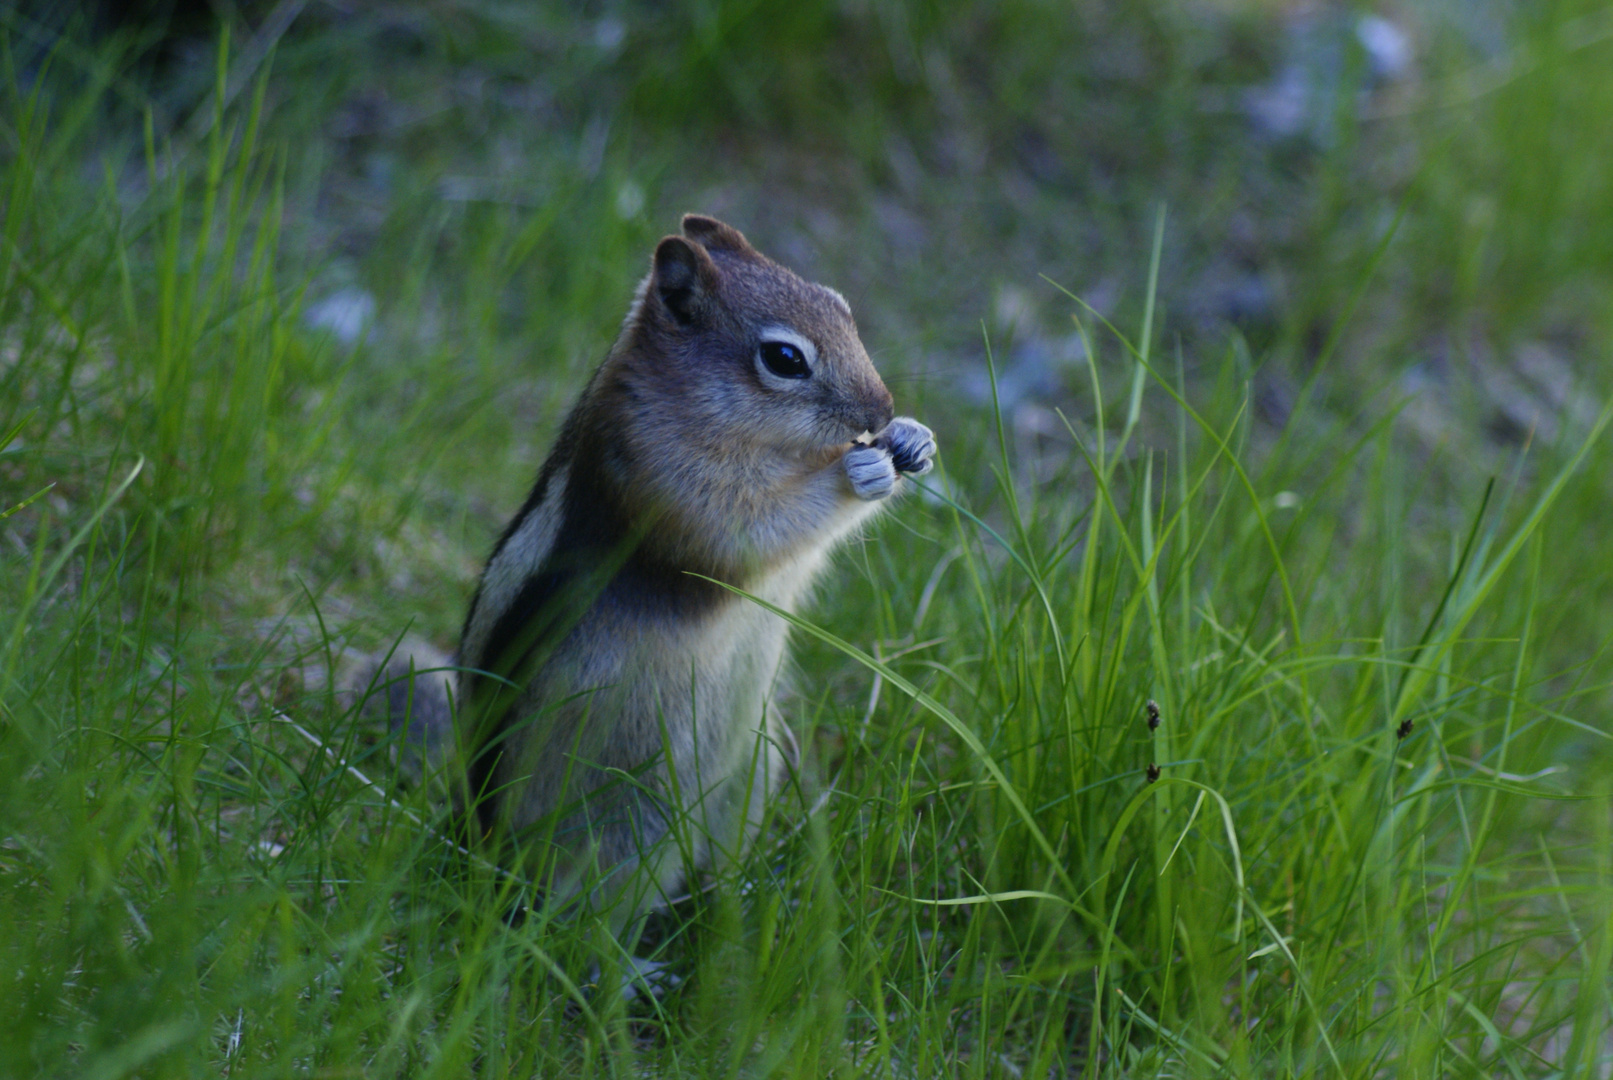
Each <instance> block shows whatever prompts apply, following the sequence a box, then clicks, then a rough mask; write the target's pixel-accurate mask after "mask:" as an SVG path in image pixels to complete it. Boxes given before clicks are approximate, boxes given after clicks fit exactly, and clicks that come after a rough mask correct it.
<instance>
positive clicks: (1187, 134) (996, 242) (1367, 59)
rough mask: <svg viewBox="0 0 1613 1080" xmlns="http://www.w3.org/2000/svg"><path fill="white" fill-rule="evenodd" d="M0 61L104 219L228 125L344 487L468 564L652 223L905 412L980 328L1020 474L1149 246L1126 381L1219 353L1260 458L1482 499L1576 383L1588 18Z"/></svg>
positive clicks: (79, 50)
mask: <svg viewBox="0 0 1613 1080" xmlns="http://www.w3.org/2000/svg"><path fill="white" fill-rule="evenodd" d="M3 25H4V27H5V32H6V37H7V41H8V42H9V46H8V48H9V62H10V63H11V64H12V65H13V69H14V71H16V72H19V73H20V74H21V77H22V80H23V82H25V83H26V82H27V80H28V73H30V72H38V71H40V70H45V69H49V71H50V72H51V79H50V80H47V82H46V83H45V84H44V85H46V86H48V87H49V92H50V93H52V94H55V95H59V96H60V97H61V99H62V100H63V101H64V102H65V101H67V100H68V99H69V98H70V97H71V91H72V88H73V87H74V85H75V84H79V85H81V86H98V85H104V86H105V87H106V88H107V91H108V92H107V93H106V94H105V96H101V97H98V98H97V99H96V104H95V106H94V114H93V115H91V116H84V117H80V118H79V120H78V123H79V124H81V125H82V130H83V131H84V132H86V133H87V134H86V136H85V143H84V148H82V149H81V150H80V151H78V152H81V153H82V154H83V158H84V159H83V166H82V170H81V173H82V175H83V177H84V178H85V180H86V181H87V184H88V186H89V187H90V188H92V189H94V188H97V187H100V186H101V185H102V184H103V183H112V184H115V185H116V186H117V188H118V191H119V195H120V198H121V199H122V202H123V204H124V205H125V206H127V207H131V208H132V207H135V206H136V205H137V204H139V203H140V201H141V200H142V199H143V198H144V197H145V192H146V191H147V189H148V186H149V185H151V184H152V183H154V182H156V181H157V180H158V179H159V178H160V177H161V175H162V174H164V173H165V171H168V170H171V169H176V168H180V169H182V168H184V167H185V160H184V159H186V158H187V156H195V155H196V154H199V153H200V152H201V151H200V148H202V147H203V146H204V145H205V144H206V141H207V139H208V137H209V133H210V132H211V130H212V126H213V122H214V108H215V103H216V102H217V100H218V99H219V97H220V96H221V95H220V88H221V87H222V97H223V99H224V103H225V106H226V108H227V109H238V110H239V111H241V112H243V113H244V112H246V111H248V110H247V106H248V103H249V102H250V101H251V100H252V99H253V96H254V95H260V96H261V102H260V104H259V105H258V106H256V108H257V112H256V114H255V115H256V118H257V119H256V122H257V125H258V130H257V133H256V138H257V139H258V140H259V142H260V143H261V144H263V145H264V146H265V147H267V148H269V150H270V156H271V157H272V159H273V180H272V183H273V185H274V186H275V188H276V191H277V198H279V199H280V200H281V202H280V203H279V219H278V228H279V240H280V249H279V258H280V261H281V264H282V267H283V268H285V269H284V270H283V272H282V282H283V283H284V284H287V285H288V286H289V287H294V288H297V289H300V290H301V293H300V302H301V312H302V319H303V322H304V325H305V326H307V327H308V328H310V329H312V330H315V331H318V332H323V333H327V334H328V335H329V337H330V338H331V339H332V340H333V342H334V345H335V347H336V348H337V349H338V350H354V349H357V350H359V352H360V353H361V355H360V356H359V357H358V358H357V359H356V360H355V361H354V366H353V371H354V373H355V374H357V375H358V376H360V378H359V379H358V382H359V383H360V384H361V385H360V386H359V387H357V388H356V389H357V392H358V394H359V395H360V396H361V397H367V398H368V400H369V403H370V405H371V406H372V408H369V409H367V410H361V412H360V413H357V414H351V413H350V414H349V415H348V416H347V417H346V419H345V420H344V423H361V424H371V425H373V430H372V431H371V432H369V436H370V438H369V439H368V440H367V445H368V446H369V447H371V448H373V449H375V450H377V451H379V452H375V453H369V454H367V455H366V460H365V461H364V462H358V463H355V467H358V468H362V469H372V470H379V472H381V473H382V474H386V475H397V476H408V477H412V478H413V481H412V482H411V483H410V484H408V485H405V486H406V487H408V488H409V489H410V490H416V491H418V492H419V493H420V494H422V495H423V496H424V497H428V498H429V497H430V496H431V493H432V492H433V491H442V490H445V489H455V490H461V485H459V484H458V483H457V482H456V481H457V478H458V477H460V476H462V475H464V474H465V471H466V470H468V469H477V470H478V471H480V472H481V473H482V475H484V476H486V477H487V478H488V479H489V480H491V481H492V482H493V484H494V485H495V490H492V491H487V490H486V486H485V485H479V486H478V487H479V490H478V492H477V493H476V495H477V496H478V497H479V496H481V495H483V494H485V495H487V496H489V497H490V498H491V502H492V506H488V507H484V508H482V509H481V510H480V511H479V513H481V514H483V515H484V516H485V519H484V520H482V521H481V523H480V524H481V527H482V528H483V529H484V530H491V529H493V528H496V527H497V526H496V524H495V521H496V519H497V518H498V515H499V513H500V512H501V511H500V510H496V509H494V507H508V506H510V505H513V501H512V500H514V499H516V498H517V497H518V494H519V489H520V488H521V487H522V486H524V484H525V483H526V482H527V479H526V477H527V473H528V471H529V470H530V468H531V467H532V466H533V465H535V463H536V461H537V457H538V454H539V453H540V451H541V449H542V444H543V442H544V439H545V438H546V437H547V432H548V431H549V430H550V428H551V427H552V424H553V422H554V420H555V417H556V415H557V413H558V411H559V410H561V409H563V408H564V406H565V404H566V403H567V402H568V401H569V398H570V395H571V393H572V392H573V388H574V387H575V386H576V385H577V383H578V381H579V379H580V377H581V375H582V374H583V372H585V371H586V370H587V369H588V368H589V367H590V366H591V365H592V364H594V363H595V362H597V360H598V359H599V357H600V356H601V355H602V353H603V350H604V349H605V347H606V346H607V345H608V343H609V341H610V339H611V337H612V335H613V333H614V330H615V326H616V322H617V319H618V318H619V316H620V312H621V311H622V310H623V309H624V308H625V303H626V299H627V297H628V295H629V291H630V289H631V287H632V284H633V282H634V281H635V280H636V278H637V277H638V276H639V275H640V273H641V272H642V271H643V270H644V269H645V266H646V259H647V252H648V251H649V249H650V247H651V246H652V245H653V242H654V241H655V239H656V238H657V237H658V236H660V235H662V234H664V233H666V232H668V231H670V230H672V229H674V228H675V226H676V222H677V217H678V215H679V214H680V213H682V212H684V211H686V210H697V211H701V212H705V213H710V214H714V215H717V216H719V217H722V218H724V219H726V220H728V221H730V222H732V223H734V224H736V225H737V226H739V227H740V228H741V229H743V230H744V231H746V232H747V233H748V234H749V236H750V237H751V239H752V240H753V242H755V243H756V244H757V245H758V246H759V247H760V248H761V249H762V250H764V251H766V252H769V253H771V254H773V255H774V256H775V257H777V258H779V259H780V260H781V261H783V262H785V263H786V264H788V265H790V266H792V267H794V268H795V269H797V270H798V271H800V272H802V273H803V274H805V275H807V276H809V277H813V278H817V279H820V280H823V281H826V282H828V283H831V284H833V285H835V286H837V287H838V288H839V289H840V290H841V291H842V292H844V293H845V294H846V295H847V296H848V297H849V298H850V299H851V302H852V306H853V308H854V309H855V310H856V311H857V313H858V317H859V323H860V325H861V327H862V330H863V335H864V338H865V340H866V342H867V344H868V345H869V348H870V351H871V353H872V354H873V355H874V357H875V359H876V362H877V363H878V364H879V365H880V366H881V368H882V370H884V371H885V372H887V374H888V375H889V376H890V379H891V381H892V384H893V386H894V387H895V388H896V392H897V395H898V400H899V402H900V403H901V405H902V408H903V409H904V410H913V411H916V410H917V408H918V406H919V405H921V404H922V405H923V406H925V407H926V408H929V409H931V410H939V411H940V412H941V413H943V414H944V413H945V411H946V410H948V409H970V408H979V407H981V406H983V405H986V404H989V401H990V381H989V378H988V377H987V375H986V371H985V365H984V363H983V361H984V356H985V347H984V341H985V338H986V335H989V336H990V339H991V341H992V343H993V348H994V350H995V356H996V359H997V361H998V367H999V372H998V374H999V377H1000V386H999V390H1000V392H1001V397H1002V401H1003V404H1004V406H1005V411H1006V413H1007V414H1008V416H1009V418H1010V420H1011V422H1012V424H1013V426H1014V428H1015V429H1016V430H1017V431H1019V432H1020V433H1021V434H1022V435H1024V436H1025V438H1027V439H1037V438H1054V439H1057V438H1059V437H1060V436H1061V435H1062V434H1063V427H1062V425H1061V424H1060V423H1059V422H1058V421H1057V419H1056V416H1055V413H1054V412H1053V410H1055V409H1058V408H1063V409H1064V410H1065V412H1066V413H1069V412H1070V411H1071V407H1072V406H1075V407H1076V411H1077V412H1079V411H1080V409H1079V405H1078V402H1079V401H1080V400H1081V398H1082V396H1083V394H1084V393H1085V390H1084V388H1085V387H1086V385H1087V375H1086V373H1085V372H1084V371H1082V370H1081V369H1082V366H1083V364H1084V363H1085V362H1086V360H1087V359H1088V358H1087V357H1086V356H1085V349H1084V346H1083V345H1082V342H1081V339H1080V337H1079V336H1078V335H1077V334H1076V333H1075V328H1074V326H1073V325H1072V322H1071V319H1070V315H1071V314H1072V313H1073V312H1076V311H1079V310H1080V308H1079V307H1078V306H1077V305H1076V304H1075V303H1074V302H1073V301H1072V300H1071V299H1070V297H1069V296H1068V295H1066V293H1070V294H1074V295H1075V296H1078V297H1080V299H1081V301H1082V302H1083V303H1084V304H1086V305H1090V308H1091V309H1092V310H1094V311H1095V312H1096V313H1097V314H1099V315H1101V316H1103V317H1105V318H1109V319H1113V320H1115V321H1116V322H1117V323H1118V324H1119V325H1121V326H1123V327H1125V328H1127V329H1128V331H1130V332H1134V331H1135V328H1136V327H1137V326H1138V325H1139V324H1140V322H1141V320H1142V316H1143V313H1144V307H1145V301H1146V298H1147V293H1148V270H1149V265H1150V256H1151V250H1152V247H1153V242H1154V235H1155V230H1156V226H1160V225H1162V229H1161V231H1160V237H1161V252H1160V260H1159V270H1158V287H1157V295H1158V313H1157V318H1158V323H1157V327H1156V336H1155V341H1156V342H1157V343H1161V347H1162V348H1163V349H1164V350H1165V351H1164V353H1163V354H1162V355H1165V356H1170V355H1171V354H1172V353H1175V354H1177V355H1178V356H1179V358H1180V363H1181V364H1182V366H1183V368H1184V370H1185V372H1186V376H1187V378H1188V380H1189V382H1191V381H1192V380H1193V379H1194V378H1195V377H1196V376H1197V374H1198V373H1200V372H1203V371H1210V370H1216V371H1219V370H1221V368H1222V361H1223V359H1224V357H1225V354H1226V352H1227V350H1229V349H1230V350H1234V351H1235V352H1236V353H1237V354H1238V355H1240V356H1241V357H1243V358H1244V363H1245V365H1246V367H1247V372H1248V377H1249V379H1250V380H1251V382H1250V385H1251V403H1252V407H1253V411H1254V413H1255V415H1256V419H1257V420H1258V421H1259V422H1260V423H1261V424H1263V425H1264V426H1265V427H1266V428H1268V429H1270V430H1281V429H1282V428H1283V427H1284V426H1285V424H1286V422H1287V419H1288V416H1289V413H1290V411H1291V410H1292V408H1293V406H1294V403H1295V401H1296V399H1297V397H1298V396H1299V395H1300V394H1301V393H1306V394H1313V395H1314V396H1315V397H1316V399H1317V400H1318V401H1321V402H1324V403H1325V404H1326V406H1327V407H1328V408H1331V409H1335V410H1338V411H1340V412H1342V413H1344V414H1351V413H1354V412H1356V411H1357V410H1360V409H1363V408H1366V407H1368V406H1369V405H1371V407H1375V408H1384V407H1388V406H1391V405H1396V404H1398V405H1400V406H1401V407H1402V412H1401V416H1400V419H1399V420H1398V421H1397V423H1398V424H1399V425H1401V426H1402V427H1403V428H1404V429H1405V435H1406V437H1407V438H1408V439H1412V440H1415V441H1417V442H1419V443H1421V444H1422V445H1424V446H1425V447H1426V449H1427V451H1428V452H1429V454H1430V455H1431V458H1433V459H1437V466H1436V467H1437V468H1439V469H1442V470H1443V469H1450V468H1454V469H1457V470H1461V469H1463V468H1468V467H1470V466H1472V465H1474V464H1475V463H1476V464H1477V465H1478V467H1479V469H1480V470H1481V471H1483V470H1491V469H1493V468H1495V467H1496V463H1497V462H1498V461H1500V460H1501V459H1500V458H1497V457H1496V456H1495V454H1494V453H1492V451H1496V450H1499V451H1500V452H1501V453H1503V454H1505V453H1508V452H1510V450H1511V449H1513V448H1515V447H1516V446H1517V445H1518V444H1520V443H1521V442H1522V441H1524V440H1527V439H1529V438H1531V436H1533V437H1536V438H1539V437H1541V436H1544V437H1545V439H1546V440H1547V441H1548V442H1549V441H1553V440H1556V439H1557V438H1558V437H1559V436H1564V437H1571V433H1572V431H1573V430H1583V429H1584V427H1585V426H1586V424H1587V423H1588V422H1589V418H1590V417H1593V416H1594V414H1595V406H1594V404H1593V400H1592V399H1593V398H1594V397H1595V395H1596V393H1597V392H1598V391H1599V390H1601V389H1602V388H1604V387H1605V385H1606V381H1607V379H1606V373H1605V369H1606V358H1607V356H1608V352H1609V345H1610V337H1613V305H1610V303H1609V291H1610V288H1613V213H1609V209H1610V207H1609V202H1610V200H1613V120H1610V118H1613V63H1610V62H1609V59H1610V54H1613V40H1610V39H1613V8H1609V7H1607V6H1606V5H1603V4H1601V3H1597V2H1594V0H1552V2H1540V3H1528V4H1514V3H1505V2H1501V0H1477V2H1472V3H1468V2H1463V3H1455V2H1448V0H1423V2H1408V3H1395V4H1366V3H1354V4H1350V3H1318V2H1282V0H1193V2H1186V3H1170V4H1156V3H1145V2H1133V3H1118V2H1101V0H994V2H972V0H959V2H949V3H941V2H936V0H901V2H881V0H797V2H792V3H789V4H772V3H758V2H750V3H715V2H710V0H677V2H664V3H663V2H657V3H648V2H644V3H635V2H579V3H569V4H559V3H526V2H520V3H517V2H510V3H499V2H493V0H459V2H442V3H418V4H411V3H356V2H324V0H312V2H309V0H280V2H278V3H269V2H249V3H229V2H227V0H217V2H214V3H199V2H180V0H169V2H163V0H148V2H144V3H126V4H125V3H114V2H105V3H100V4H91V5H77V4H74V5H63V4H54V5H52V4H38V3H25V4H22V5H21V6H19V7H15V8H12V9H11V10H10V11H9V12H7V13H6V14H5V15H4V16H3ZM221 35H222V36H221ZM226 38H227V40H225V39H226ZM221 45H223V47H224V48H226V49H227V53H225V54H224V55H225V66H224V68H223V69H222V79H223V81H222V83H221V82H220V76H221V68H220V55H221V54H220V49H221ZM232 130H234V129H232ZM234 137H235V138H239V137H240V135H239V132H236V134H235V136H234ZM147 146H149V148H150V153H151V155H152V158H151V163H150V166H149V167H148V166H147V165H146V164H145V163H143V162H142V160H141V159H142V157H143V156H144V155H143V154H142V150H143V149H144V148H145V147H147ZM286 271H289V273H287V272H286ZM1100 351H1101V350H1100ZM1113 359H1114V360H1115V361H1116V363H1121V362H1123V358H1122V357H1121V356H1120V355H1119V354H1118V352H1117V354H1116V356H1115V357H1114V358H1113ZM1097 360H1098V362H1099V363H1100V364H1101V363H1103V362H1104V357H1102V356H1101V355H1100V356H1099V357H1098V358H1097ZM490 447H497V448H498V450H497V453H498V454H499V456H500V457H501V458H506V459H508V463H509V464H510V465H511V466H512V467H511V468H508V469H494V470H491V472H489V471H488V470H486V468H485V466H486V465H487V455H488V453H489V452H490V451H489V448H490ZM1441 448H1443V451H1444V452H1442V453H1441V452H1439V451H1440V450H1441ZM515 466H518V467H515ZM473 512H477V511H473ZM448 546H449V547H454V546H457V545H456V543H454V542H450V543H449V544H448ZM476 546H479V545H474V544H473V545H472V547H476ZM439 569H446V568H439ZM400 572H403V571H400ZM472 572H473V568H472V566H471V565H470V564H469V563H465V562H463V561H461V562H459V563H458V564H457V565H456V566H454V567H453V569H452V576H453V577H454V578H456V579H457V580H456V582H455V588H456V589H457V588H462V587H463V585H464V583H465V581H466V580H468V575H469V574H470V573H472ZM449 606H450V607H451V606H452V605H449ZM430 607H431V605H429V604H427V605H425V606H423V607H422V608H421V610H422V611H428V610H429V609H430ZM428 617H429V616H428ZM448 629H449V628H448V626H447V625H446V624H444V625H442V626H437V627H435V630H436V631H437V632H438V633H442V632H444V631H447V630H448Z"/></svg>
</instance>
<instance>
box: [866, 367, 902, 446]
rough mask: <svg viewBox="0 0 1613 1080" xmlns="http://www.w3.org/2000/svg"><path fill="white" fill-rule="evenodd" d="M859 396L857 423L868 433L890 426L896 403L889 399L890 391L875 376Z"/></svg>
mask: <svg viewBox="0 0 1613 1080" xmlns="http://www.w3.org/2000/svg"><path fill="white" fill-rule="evenodd" d="M861 398H862V401H861V405H862V409H861V419H859V420H858V421H857V423H859V424H861V425H862V430H864V431H866V432H868V433H869V434H870V435H878V434H879V433H880V432H881V431H884V430H885V429H886V428H887V427H889V426H890V422H891V418H892V417H894V416H895V415H896V403H895V402H894V401H893V400H892V399H891V392H890V391H889V390H887V389H885V384H884V383H882V382H879V381H878V379H877V377H876V379H875V381H874V382H873V383H871V384H870V385H868V386H867V387H865V389H864V390H863V393H862V395H861Z"/></svg>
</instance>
